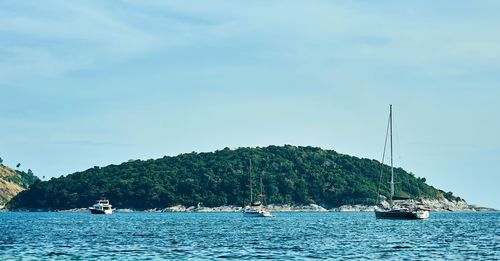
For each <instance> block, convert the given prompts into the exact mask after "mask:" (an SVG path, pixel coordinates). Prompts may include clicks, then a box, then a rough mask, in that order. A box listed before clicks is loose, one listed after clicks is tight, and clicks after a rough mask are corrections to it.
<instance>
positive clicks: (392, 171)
mask: <svg viewBox="0 0 500 261" xmlns="http://www.w3.org/2000/svg"><path fill="white" fill-rule="evenodd" d="M389 122H390V123H389V124H390V130H391V132H390V136H391V208H392V207H393V206H394V202H393V200H392V198H393V197H394V166H393V160H392V104H391V105H390V112H389Z"/></svg>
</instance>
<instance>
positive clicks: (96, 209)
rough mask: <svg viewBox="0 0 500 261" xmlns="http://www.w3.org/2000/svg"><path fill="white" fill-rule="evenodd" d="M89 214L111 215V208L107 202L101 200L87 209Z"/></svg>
mask: <svg viewBox="0 0 500 261" xmlns="http://www.w3.org/2000/svg"><path fill="white" fill-rule="evenodd" d="M89 210H90V213H92V214H113V209H112V208H111V204H109V200H107V199H101V200H98V201H96V203H95V204H94V205H92V207H89Z"/></svg>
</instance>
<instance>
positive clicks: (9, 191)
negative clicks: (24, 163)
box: [0, 164, 38, 208]
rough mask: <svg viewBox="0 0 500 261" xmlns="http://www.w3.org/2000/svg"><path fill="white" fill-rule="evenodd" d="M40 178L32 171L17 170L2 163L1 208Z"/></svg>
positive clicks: (0, 176)
mask: <svg viewBox="0 0 500 261" xmlns="http://www.w3.org/2000/svg"><path fill="white" fill-rule="evenodd" d="M36 180H38V178H36V177H35V176H33V174H32V173H31V171H29V172H28V173H26V172H22V171H15V170H13V169H11V168H9V167H6V166H4V165H2V164H0V208H3V206H4V205H5V203H7V202H8V201H9V200H10V199H11V198H13V197H14V196H15V195H17V194H18V193H19V192H21V191H23V190H25V189H27V188H28V186H29V185H31V184H33V182H34V181H36Z"/></svg>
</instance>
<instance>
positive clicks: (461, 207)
mask: <svg viewBox="0 0 500 261" xmlns="http://www.w3.org/2000/svg"><path fill="white" fill-rule="evenodd" d="M417 203H418V204H419V205H421V206H424V207H427V208H429V209H430V210H431V211H435V212H436V211H437V212H440V211H441V212H445V211H471V212H474V211H498V210H496V209H493V208H487V207H480V206H475V205H469V204H467V202H466V201H464V200H457V201H450V200H448V199H446V198H444V197H443V198H438V199H423V200H420V201H418V202H417ZM382 205H386V206H387V205H388V203H387V202H386V201H383V202H382ZM267 208H268V210H269V211H270V212H372V211H374V210H375V208H376V206H369V205H343V206H340V207H335V208H328V207H325V206H320V205H316V204H309V205H289V204H280V205H275V204H271V205H268V206H267ZM243 209H244V208H242V207H241V206H231V205H230V206H220V207H203V206H189V207H186V206H182V205H176V206H172V207H168V208H153V209H146V210H137V209H128V208H127V209H116V210H115V212H200V213H209V212H210V213H217V212H241V211H243ZM0 211H9V210H5V209H3V210H0ZM10 211H16V212H21V211H29V212H51V211H52V212H85V211H88V209H87V208H76V209H69V210H50V209H16V210H10Z"/></svg>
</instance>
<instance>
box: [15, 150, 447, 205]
mask: <svg viewBox="0 0 500 261" xmlns="http://www.w3.org/2000/svg"><path fill="white" fill-rule="evenodd" d="M249 160H251V161H252V165H253V173H254V174H253V184H255V185H254V191H257V193H259V192H260V191H259V189H260V188H259V187H260V186H257V185H256V184H260V182H259V179H260V177H261V175H262V180H263V184H264V191H265V194H266V196H267V202H268V203H277V204H280V203H281V204H282V203H290V204H309V203H316V204H321V205H325V206H331V207H334V206H339V205H343V204H358V203H361V204H374V203H375V201H376V194H377V187H378V183H379V176H380V167H381V166H380V163H379V162H378V161H376V160H370V159H361V158H357V157H352V156H348V155H343V154H339V153H337V152H335V151H333V150H323V149H320V148H313V147H295V146H289V145H286V146H269V147H264V148H239V149H236V150H230V149H228V148H225V149H223V150H220V151H216V152H211V153H194V152H193V153H188V154H181V155H179V156H175V157H167V156H165V157H163V158H160V159H156V160H145V161H142V160H135V161H129V162H126V163H123V164H120V165H110V166H107V167H94V168H91V169H88V170H86V171H82V172H77V173H74V174H71V175H68V176H65V177H60V178H52V179H50V180H49V181H44V182H40V181H38V182H36V183H35V184H33V185H32V186H30V188H29V189H28V190H26V191H23V192H21V193H19V194H18V195H17V196H16V197H15V198H13V199H12V200H11V201H10V202H9V204H8V207H10V208H13V209H15V208H44V209H53V210H55V209H70V208H80V207H87V206H89V205H91V203H92V202H94V201H95V200H96V199H100V198H107V199H110V201H111V202H112V203H113V206H114V207H117V208H135V209H148V208H160V207H169V206H172V205H176V204H182V205H187V206H190V205H196V204H198V203H202V204H204V205H205V206H221V205H244V204H247V203H248V202H249V198H250V188H249V184H250V175H249V171H248V169H249ZM384 168H385V173H389V172H388V167H387V166H385V167H384ZM395 173H396V177H397V179H396V181H397V182H400V184H398V186H397V190H396V194H397V195H399V196H410V197H415V198H417V197H426V198H435V197H437V196H439V195H443V194H444V193H443V191H440V190H437V189H435V188H433V187H432V186H429V185H427V184H426V183H425V179H423V178H417V177H415V176H414V175H413V174H410V173H407V172H405V171H404V170H403V169H400V168H398V169H396V170H395ZM384 178H386V179H387V176H385V177H384ZM382 193H383V194H384V195H386V196H387V195H388V194H389V186H388V183H387V182H382ZM444 195H445V196H447V197H453V196H452V195H451V193H446V194H444Z"/></svg>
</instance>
